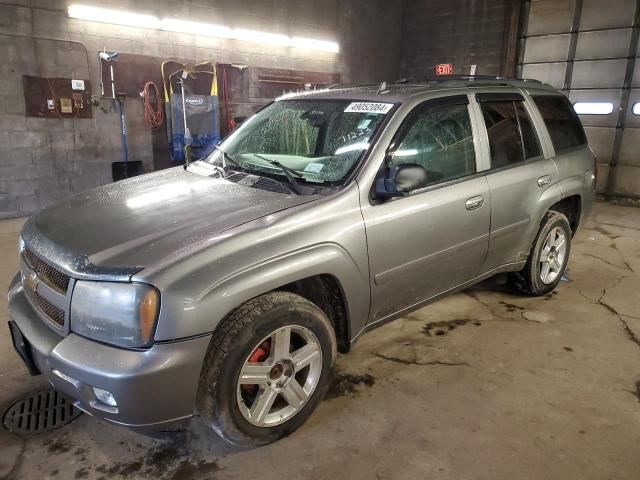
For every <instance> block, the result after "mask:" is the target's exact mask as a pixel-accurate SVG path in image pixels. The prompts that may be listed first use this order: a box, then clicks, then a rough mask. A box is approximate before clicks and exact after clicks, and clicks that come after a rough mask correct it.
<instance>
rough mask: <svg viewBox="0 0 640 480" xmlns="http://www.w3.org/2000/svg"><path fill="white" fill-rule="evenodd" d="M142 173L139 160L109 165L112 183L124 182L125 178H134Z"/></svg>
mask: <svg viewBox="0 0 640 480" xmlns="http://www.w3.org/2000/svg"><path fill="white" fill-rule="evenodd" d="M143 173H144V172H143V170H142V161H141V160H131V161H128V162H113V163H111V176H112V177H113V181H114V182H117V181H118V180H124V179H125V178H131V177H136V176H138V175H142V174H143Z"/></svg>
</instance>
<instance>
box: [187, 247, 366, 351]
mask: <svg viewBox="0 0 640 480" xmlns="http://www.w3.org/2000/svg"><path fill="white" fill-rule="evenodd" d="M278 290H281V291H288V292H291V293H295V294H297V295H300V296H301V297H303V298H306V299H307V300H309V301H311V302H312V303H314V304H315V305H317V306H318V307H319V308H320V309H321V310H322V311H323V312H324V313H325V314H326V315H327V317H328V318H329V320H330V321H331V323H332V325H333V327H334V330H335V334H336V340H337V342H338V349H339V351H340V352H343V353H344V352H347V351H348V350H349V346H350V343H351V342H350V340H351V332H352V331H358V330H359V328H360V325H359V324H360V323H364V322H365V321H366V318H367V314H368V310H369V283H368V272H367V271H365V272H361V271H360V269H359V268H358V265H357V264H356V262H355V261H354V260H353V259H352V258H351V256H350V255H349V254H348V253H347V252H346V251H345V250H344V249H343V248H342V247H341V246H339V245H336V244H322V245H315V246H313V247H308V248H305V249H302V250H299V251H297V252H293V253H290V254H287V255H285V256H281V257H278V258H274V259H270V260H267V261H265V262H262V263H260V264H258V265H254V266H252V267H249V268H246V269H242V270H239V271H238V272H236V273H234V274H232V275H230V276H228V277H227V278H225V279H222V280H221V281H219V282H218V283H216V284H214V285H212V286H211V287H210V288H209V289H207V290H206V291H205V292H204V293H203V294H202V295H201V297H200V298H199V299H198V305H199V310H201V311H202V312H203V314H204V312H207V311H209V312H210V311H216V312H218V315H216V319H214V320H213V322H212V320H211V318H208V319H205V318H203V319H202V321H206V322H207V324H208V328H206V330H208V331H214V330H215V329H216V328H217V327H218V325H220V323H221V322H222V320H223V319H224V318H226V317H227V316H228V315H229V314H231V313H232V312H233V311H234V310H235V309H236V308H238V307H239V306H241V305H243V304H244V303H246V302H247V301H249V300H251V299H253V298H255V297H258V296H260V295H263V294H265V293H269V292H273V291H278ZM354 322H356V323H358V325H352V324H353V323H354Z"/></svg>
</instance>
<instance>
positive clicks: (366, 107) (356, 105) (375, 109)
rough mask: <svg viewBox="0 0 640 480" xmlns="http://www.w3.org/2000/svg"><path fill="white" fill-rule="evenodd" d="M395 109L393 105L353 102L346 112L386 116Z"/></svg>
mask: <svg viewBox="0 0 640 480" xmlns="http://www.w3.org/2000/svg"><path fill="white" fill-rule="evenodd" d="M392 108H393V103H374V102H353V103H351V104H350V105H349V106H348V107H347V108H345V110H344V111H345V112H353V113H380V114H383V115H384V114H385V113H387V112H388V111H389V110H391V109H392Z"/></svg>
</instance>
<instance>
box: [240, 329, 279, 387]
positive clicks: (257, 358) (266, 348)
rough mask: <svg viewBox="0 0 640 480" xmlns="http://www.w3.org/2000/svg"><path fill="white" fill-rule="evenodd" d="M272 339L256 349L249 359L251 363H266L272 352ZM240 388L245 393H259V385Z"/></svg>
mask: <svg viewBox="0 0 640 480" xmlns="http://www.w3.org/2000/svg"><path fill="white" fill-rule="evenodd" d="M270 340H271V339H269V340H265V341H264V342H262V343H261V344H260V345H258V348H256V349H255V350H254V351H253V353H252V354H251V356H250V357H249V363H260V362H264V361H265V360H266V359H267V358H269V353H270V352H271V341H270ZM240 388H241V389H242V391H243V392H245V393H249V394H256V393H258V385H241V386H240Z"/></svg>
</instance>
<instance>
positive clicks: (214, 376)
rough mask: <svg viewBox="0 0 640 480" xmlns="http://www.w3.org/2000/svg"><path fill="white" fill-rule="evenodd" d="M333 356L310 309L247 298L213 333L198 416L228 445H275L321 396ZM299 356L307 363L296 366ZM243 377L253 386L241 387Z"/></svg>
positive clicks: (326, 330)
mask: <svg viewBox="0 0 640 480" xmlns="http://www.w3.org/2000/svg"><path fill="white" fill-rule="evenodd" d="M287 331H289V336H290V341H289V342H288V343H287V342H286V341H285V340H283V339H285V338H287V337H286V335H287V333H286V332H287ZM285 344H286V347H283V345H285ZM271 347H273V348H271ZM289 347H290V353H284V352H285V350H286V352H289ZM302 348H305V349H306V350H302ZM336 350H337V349H336V338H335V333H334V329H333V327H332V325H331V322H330V321H329V319H328V318H327V316H326V315H325V314H324V312H322V310H320V309H319V308H318V307H317V306H316V305H314V304H313V303H311V302H309V301H308V300H306V299H304V298H302V297H300V296H299V295H295V294H293V293H289V292H273V293H268V294H265V295H262V296H260V297H257V298H254V299H252V300H250V301H249V302H247V303H245V304H244V305H242V306H240V307H239V308H237V309H236V310H235V311H233V312H232V313H231V314H229V315H228V316H227V317H226V318H225V319H224V320H223V321H222V322H221V324H220V325H219V327H218V328H217V330H216V331H215V332H214V335H213V337H212V339H211V343H210V345H209V349H208V351H207V356H206V358H205V362H204V366H203V370H202V373H201V377H200V389H199V394H198V412H199V414H200V416H201V417H202V419H203V420H204V422H205V423H206V424H207V426H208V427H209V428H211V429H212V430H213V431H214V432H215V433H217V434H218V435H219V436H220V437H221V438H222V439H224V440H225V441H227V442H229V443H232V444H234V445H238V446H241V447H255V446H259V445H264V444H267V443H270V442H273V441H275V440H278V439H280V438H282V437H284V436H286V435H289V434H290V433H292V432H293V431H295V430H296V429H298V428H299V427H300V426H301V425H302V424H303V423H304V422H305V420H307V418H308V417H309V416H310V415H311V413H312V412H313V411H314V410H315V408H316V407H317V406H318V404H319V403H320V401H321V400H322V398H323V397H324V395H325V393H326V391H327V389H328V387H329V382H330V380H331V376H332V374H333V369H334V365H335V360H336V356H337V353H336ZM316 351H317V352H316ZM300 352H302V353H300ZM303 355H306V357H304V356H303ZM302 358H305V361H308V362H309V364H308V365H306V366H304V367H301V368H298V367H297V366H298V365H299V366H301V365H303V364H304V363H305V361H302V360H301V359H302ZM241 373H242V375H243V379H244V380H243V382H242V383H244V384H243V385H241V384H240V375H241ZM248 378H251V380H250V381H249V382H251V381H253V380H254V379H257V380H256V382H258V383H260V385H258V384H257V383H256V384H247V383H246V382H247V380H246V379H248ZM294 387H295V388H294ZM298 387H300V388H298ZM305 395H306V397H305ZM272 398H273V399H274V400H273V401H271V399H272ZM259 399H260V401H258V400H259ZM291 399H293V400H291ZM270 401H271V404H269V402H270ZM269 405H271V406H269ZM261 406H269V408H266V407H265V408H260V407H261ZM252 407H255V408H252ZM292 409H293V410H292ZM261 412H262V413H261Z"/></svg>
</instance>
